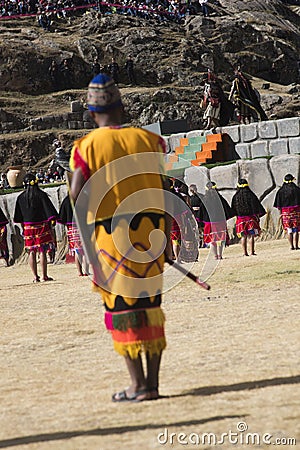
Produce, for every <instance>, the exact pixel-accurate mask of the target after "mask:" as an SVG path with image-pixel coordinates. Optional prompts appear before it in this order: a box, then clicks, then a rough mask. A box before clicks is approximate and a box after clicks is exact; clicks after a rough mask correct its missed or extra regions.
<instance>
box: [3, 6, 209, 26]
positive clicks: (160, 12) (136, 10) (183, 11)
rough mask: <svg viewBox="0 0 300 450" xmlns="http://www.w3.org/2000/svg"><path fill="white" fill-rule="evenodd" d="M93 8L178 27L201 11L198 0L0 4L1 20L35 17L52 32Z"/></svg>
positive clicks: (106, 12)
mask: <svg viewBox="0 0 300 450" xmlns="http://www.w3.org/2000/svg"><path fill="white" fill-rule="evenodd" d="M90 8H93V9H95V10H98V11H99V12H100V13H101V14H104V15H109V14H124V15H129V16H133V17H140V18H144V19H153V18H154V19H157V20H159V21H167V20H172V21H176V22H178V23H180V22H181V21H182V19H183V18H184V17H185V16H186V15H193V14H197V12H198V11H200V10H201V7H200V5H199V0H196V1H195V3H193V2H192V1H191V0H142V1H141V0H117V1H111V0H105V1H98V0H0V18H1V17H2V18H3V17H15V16H24V15H35V16H36V17H37V21H38V23H39V25H40V26H41V27H42V28H43V29H45V30H47V31H51V24H52V22H53V20H55V19H66V18H67V17H68V16H70V15H72V13H73V12H74V11H77V10H84V9H90Z"/></svg>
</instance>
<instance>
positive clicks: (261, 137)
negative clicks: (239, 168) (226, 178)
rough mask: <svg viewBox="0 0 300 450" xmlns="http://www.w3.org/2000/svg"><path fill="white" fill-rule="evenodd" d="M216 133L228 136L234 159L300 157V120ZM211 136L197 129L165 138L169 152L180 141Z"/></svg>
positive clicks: (260, 123) (291, 119) (219, 129)
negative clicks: (279, 156)
mask: <svg viewBox="0 0 300 450" xmlns="http://www.w3.org/2000/svg"><path fill="white" fill-rule="evenodd" d="M216 131H217V133H226V134H228V135H229V137H230V141H231V155H230V159H232V160H236V159H239V158H241V159H253V158H259V157H263V156H278V155H289V154H290V155H292V154H300V117H292V118H289V119H279V120H268V121H266V122H255V123H251V124H249V125H234V126H227V127H220V128H217V129H216ZM209 133H211V131H205V130H194V131H190V132H188V133H179V134H173V135H171V136H169V137H168V138H166V139H167V141H168V148H169V151H170V152H173V151H175V148H176V147H177V146H179V145H180V144H179V143H180V138H184V137H192V136H199V135H206V134H209Z"/></svg>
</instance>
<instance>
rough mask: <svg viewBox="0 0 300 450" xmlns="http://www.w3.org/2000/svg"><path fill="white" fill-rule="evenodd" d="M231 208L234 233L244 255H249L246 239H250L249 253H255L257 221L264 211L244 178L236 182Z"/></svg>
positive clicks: (258, 230)
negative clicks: (234, 218)
mask: <svg viewBox="0 0 300 450" xmlns="http://www.w3.org/2000/svg"><path fill="white" fill-rule="evenodd" d="M231 208H232V210H233V212H234V215H235V216H236V224H235V227H236V234H237V236H238V237H239V238H241V243H242V248H243V251H244V256H249V253H248V249H247V241H248V240H250V247H251V249H250V250H251V255H256V253H255V237H256V236H259V235H260V233H261V229H260V225H259V221H260V217H262V216H264V215H265V214H266V211H265V209H264V207H263V206H262V204H261V202H260V201H259V199H258V197H257V196H256V195H255V194H254V192H253V191H251V189H250V188H249V184H248V181H247V180H245V179H244V178H241V179H240V180H239V182H238V185H237V191H236V193H235V194H234V196H233V197H232V202H231Z"/></svg>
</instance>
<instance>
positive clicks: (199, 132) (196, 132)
mask: <svg viewBox="0 0 300 450" xmlns="http://www.w3.org/2000/svg"><path fill="white" fill-rule="evenodd" d="M198 136H204V130H193V131H188V132H187V133H186V137H187V138H191V137H198Z"/></svg>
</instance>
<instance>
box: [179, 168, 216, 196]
mask: <svg viewBox="0 0 300 450" xmlns="http://www.w3.org/2000/svg"><path fill="white" fill-rule="evenodd" d="M209 180H210V178H209V170H208V169H207V168H206V167H201V166H198V167H196V166H192V167H189V168H188V169H186V170H185V172H184V182H185V183H186V184H187V185H188V186H189V185H190V184H195V185H196V186H197V189H198V192H200V193H201V194H205V186H206V183H207V182H208V181H209Z"/></svg>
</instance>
